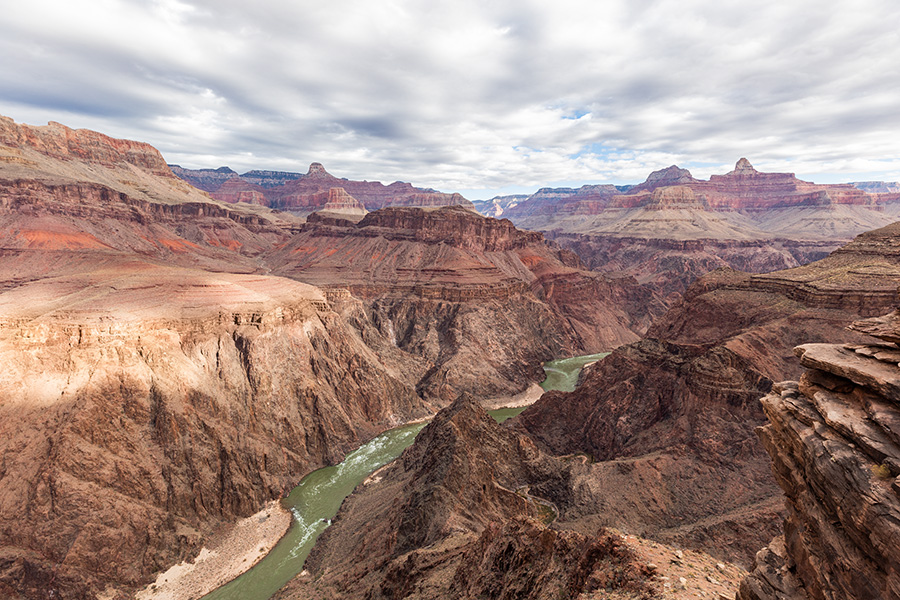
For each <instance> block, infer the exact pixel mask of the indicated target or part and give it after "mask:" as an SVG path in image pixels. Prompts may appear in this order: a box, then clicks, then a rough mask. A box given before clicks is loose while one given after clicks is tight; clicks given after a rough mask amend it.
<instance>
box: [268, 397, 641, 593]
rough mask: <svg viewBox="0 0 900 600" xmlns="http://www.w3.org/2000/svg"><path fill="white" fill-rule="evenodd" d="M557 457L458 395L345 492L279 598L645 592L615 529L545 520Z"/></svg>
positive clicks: (556, 479) (550, 511)
mask: <svg viewBox="0 0 900 600" xmlns="http://www.w3.org/2000/svg"><path fill="white" fill-rule="evenodd" d="M561 476H562V475H561V468H560V465H559V464H558V463H557V462H556V461H554V460H552V459H550V458H548V457H546V456H544V455H542V454H541V453H540V452H539V451H538V450H537V448H535V446H534V445H533V444H532V443H531V442H530V441H529V440H528V439H527V438H526V437H524V436H521V435H518V434H515V433H513V432H511V431H509V430H507V429H505V428H503V427H501V426H499V425H498V424H497V423H496V422H494V421H493V419H491V417H489V416H488V414H487V413H485V412H484V410H483V409H481V408H480V407H479V406H478V405H477V403H475V402H474V401H473V400H472V399H471V398H466V397H465V396H462V397H460V398H459V399H457V400H456V401H455V402H454V403H453V404H452V405H451V406H450V407H448V408H446V409H444V410H442V411H441V412H439V413H438V414H437V415H436V416H435V418H434V420H433V421H432V422H431V423H430V424H429V425H428V426H426V427H425V429H424V430H422V432H421V433H420V434H419V436H418V438H417V439H416V442H415V443H414V444H413V445H412V446H410V447H409V448H407V449H406V450H405V451H404V453H403V455H401V457H400V458H399V459H398V460H397V461H395V462H394V463H392V464H391V465H389V466H387V467H385V468H384V470H382V471H380V472H379V473H378V477H377V478H373V480H372V481H370V482H369V483H364V484H363V485H362V486H360V487H359V488H357V490H356V491H355V492H354V493H353V494H352V495H351V496H350V497H349V498H348V499H347V500H346V501H345V502H344V505H343V506H342V507H341V510H340V512H339V513H338V516H337V517H336V518H335V521H334V524H333V525H332V526H331V527H330V528H329V529H327V530H325V532H324V533H323V534H322V536H321V537H320V538H319V541H318V543H317V544H316V547H315V548H314V549H313V552H312V554H311V555H310V557H309V559H308V560H307V563H306V570H307V573H308V574H302V575H301V576H299V577H298V578H296V579H294V580H293V581H291V582H290V583H289V584H288V585H287V586H286V587H285V588H283V589H282V590H281V591H280V592H279V593H278V594H277V595H276V598H279V599H280V600H285V599H288V598H347V599H352V598H360V599H361V598H372V599H374V598H396V599H400V598H410V599H413V598H422V599H425V598H460V599H461V598H482V597H490V598H522V599H535V600H537V599H543V598H552V597H565V598H574V597H580V596H579V595H580V594H582V593H584V594H590V593H591V592H593V591H595V590H600V591H603V592H605V593H614V594H617V595H616V597H617V598H623V599H626V598H641V597H645V596H647V595H649V592H650V588H649V586H648V581H647V579H648V575H649V574H650V570H649V569H648V568H647V567H646V566H645V565H642V564H640V563H639V562H638V561H637V560H636V558H635V556H634V554H633V552H632V551H631V550H630V549H629V548H628V547H626V546H625V544H624V543H623V542H622V540H621V539H620V538H619V536H617V535H616V536H611V535H609V534H607V533H605V532H602V531H601V532H595V533H594V535H583V534H580V533H576V532H571V531H562V530H558V529H555V528H551V527H548V525H547V523H548V522H550V521H552V519H553V518H554V516H555V514H554V512H555V509H554V504H553V500H552V499H550V497H552V496H553V495H554V494H555V493H557V492H556V491H555V490H557V489H559V488H560V482H561V481H562V479H561Z"/></svg>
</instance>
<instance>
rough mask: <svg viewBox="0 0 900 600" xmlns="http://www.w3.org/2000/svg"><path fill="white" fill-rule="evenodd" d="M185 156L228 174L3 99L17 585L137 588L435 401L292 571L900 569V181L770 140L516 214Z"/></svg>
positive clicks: (506, 583) (502, 587) (588, 580)
mask: <svg viewBox="0 0 900 600" xmlns="http://www.w3.org/2000/svg"><path fill="white" fill-rule="evenodd" d="M174 171H176V172H177V173H179V174H180V176H181V177H183V178H185V179H187V180H188V181H190V180H192V179H191V178H193V181H194V182H195V183H196V184H197V185H198V186H206V187H208V188H215V189H214V191H213V192H212V193H210V192H207V191H204V190H203V189H200V188H198V187H193V186H192V185H189V184H188V183H187V182H186V181H185V180H184V179H180V178H179V177H176V175H175V174H174V173H173V169H170V167H169V166H168V165H167V164H166V162H165V161H164V159H163V158H162V156H161V155H160V154H159V152H158V151H156V150H155V149H154V148H152V147H151V146H149V145H147V144H141V143H139V142H130V141H125V140H116V139H112V138H109V137H107V136H104V135H102V134H99V133H96V132H92V131H86V130H72V129H69V128H67V127H65V126H63V125H60V124H55V123H51V124H50V125H48V126H45V127H31V126H27V125H19V124H16V123H15V122H14V121H12V120H11V119H7V118H0V223H2V225H3V226H2V227H0V257H2V258H0V356H2V357H3V364H4V367H5V368H4V370H3V372H2V373H0V595H2V596H4V597H9V598H13V599H15V600H24V599H28V600H32V599H37V598H46V597H48V596H51V595H52V596H53V597H59V598H78V599H80V598H91V599H94V598H104V599H105V600H111V599H118V598H123V599H124V598H130V597H133V596H134V594H135V593H136V592H137V590H139V589H141V588H145V586H147V585H148V584H150V583H151V582H152V581H154V579H155V578H156V576H157V575H158V574H159V573H163V572H165V571H166V569H167V568H169V567H171V566H172V565H175V564H178V563H181V562H182V561H185V560H188V561H190V560H195V559H196V558H197V556H198V554H199V553H200V551H201V548H203V547H204V546H206V545H207V544H208V542H209V541H210V540H211V539H213V538H215V537H216V536H220V535H222V534H223V532H227V531H229V530H230V529H231V528H232V527H233V524H234V523H235V522H236V521H237V520H238V519H240V518H246V517H249V516H251V515H254V514H257V511H259V510H260V509H261V508H262V507H264V506H266V503H267V502H268V501H271V500H273V499H278V498H281V497H283V496H284V495H286V494H287V493H288V492H289V490H291V489H292V488H293V487H294V486H295V485H296V484H297V483H298V482H300V480H301V479H302V478H303V476H304V475H307V474H309V473H310V472H312V471H314V470H315V469H318V468H320V467H328V466H333V465H337V464H339V463H340V462H341V461H342V460H344V459H345V457H347V456H348V454H350V453H351V452H353V451H355V450H356V449H358V448H359V447H360V446H362V445H364V444H366V443H367V442H370V441H372V440H373V439H376V436H377V435H378V434H380V433H382V432H384V431H386V430H389V429H392V428H395V427H397V426H398V425H402V424H404V423H409V422H412V421H417V420H421V419H425V418H429V417H434V418H433V420H432V422H431V423H430V424H429V425H427V426H426V427H425V428H424V429H423V430H422V434H421V435H420V436H419V437H418V438H417V440H416V442H415V443H414V444H412V445H411V446H410V447H409V448H408V449H407V450H405V451H404V452H403V453H402V454H401V455H400V457H399V458H398V459H397V460H396V461H394V462H392V463H390V464H389V465H387V466H385V467H384V469H383V470H381V471H379V472H378V474H376V475H375V476H373V478H372V479H371V480H370V481H369V482H368V483H363V484H361V485H358V486H355V484H350V485H349V487H350V488H351V489H348V490H347V491H352V488H353V487H354V486H355V491H353V493H352V494H350V496H349V497H348V499H347V501H346V502H344V504H343V506H342V507H341V509H340V512H338V516H337V517H336V519H335V521H334V525H333V526H332V527H330V528H329V529H327V530H326V531H325V533H324V534H323V535H322V537H321V540H320V541H321V543H320V544H318V545H317V546H316V549H315V550H314V551H313V553H312V554H311V556H310V558H309V561H308V565H307V566H306V569H307V573H306V574H305V575H304V574H301V575H300V576H299V577H297V578H295V579H293V580H291V581H290V582H288V583H287V585H286V587H284V588H283V589H281V591H279V592H278V595H277V597H279V598H306V597H316V598H320V597H324V598H329V597H331V598H354V597H360V598H362V597H366V598H427V597H435V596H436V595H441V596H444V597H460V598H468V597H496V598H503V597H506V598H514V597H516V598H519V597H521V598H545V597H548V596H549V597H554V596H556V597H571V598H574V597H581V598H585V599H592V598H599V597H617V598H645V597H657V596H659V595H661V594H667V593H670V592H671V593H673V594H682V597H689V595H690V594H695V593H701V592H705V593H710V594H712V593H715V594H727V593H732V594H733V593H734V592H735V591H737V588H738V585H737V579H738V577H739V576H740V574H741V570H740V568H741V567H743V568H745V569H751V570H752V573H751V574H750V576H749V577H748V578H747V579H746V580H745V582H744V583H743V584H742V585H741V586H740V592H739V594H740V595H739V597H740V598H741V600H750V599H757V598H758V599H760V600H763V599H768V598H780V597H789V598H797V599H800V598H805V597H806V598H810V599H812V598H840V597H859V598H877V597H891V596H892V595H897V593H898V586H897V582H896V581H895V579H896V577H895V575H896V569H897V558H896V556H895V555H894V554H895V553H893V551H892V544H891V541H890V540H891V539H892V538H891V537H890V536H891V535H894V529H895V528H894V527H893V525H894V521H895V520H896V518H897V515H896V506H895V504H896V489H895V488H896V483H895V482H894V478H895V477H896V476H897V475H898V474H900V471H898V470H897V469H896V468H895V467H896V466H897V465H895V464H894V463H895V462H897V460H900V458H898V457H897V456H895V454H896V452H895V450H896V448H895V447H894V446H896V445H897V444H898V443H900V442H898V441H897V440H895V439H894V437H895V433H896V431H895V430H896V427H895V425H896V423H894V421H895V418H894V415H893V412H892V410H893V409H892V405H893V403H895V402H896V400H897V399H896V398H895V396H896V393H895V392H896V390H894V389H893V387H891V386H894V384H895V383H896V382H895V381H894V380H895V379H896V377H895V374H894V373H893V371H891V369H896V362H898V360H900V359H897V352H896V351H895V350H893V348H894V346H895V345H896V342H897V340H898V339H900V334H898V333H897V331H896V320H897V318H896V314H894V316H884V315H886V314H888V313H890V312H891V311H892V310H894V309H895V308H896V306H897V301H898V296H897V288H898V282H900V242H898V240H900V229H898V228H900V225H898V224H889V223H890V222H891V221H893V219H894V218H895V216H896V211H897V204H896V202H895V200H896V199H891V197H890V192H886V193H885V194H883V195H879V194H869V193H867V192H865V191H862V190H859V189H857V188H851V187H850V186H844V185H832V186H821V185H816V184H811V183H808V182H803V181H800V180H798V179H796V178H795V177H793V175H791V174H784V173H782V174H777V173H776V174H771V173H769V174H767V173H759V172H757V171H756V170H755V169H754V168H753V167H752V166H751V165H750V164H749V162H748V161H746V160H741V161H739V162H738V164H737V165H736V167H735V169H734V171H732V172H731V173H728V174H726V175H721V176H713V177H712V178H710V180H709V181H702V180H697V179H695V178H693V177H692V176H691V175H690V173H689V172H687V171H685V170H683V169H678V168H677V167H672V168H669V169H665V170H663V171H660V172H656V173H653V174H651V176H650V177H648V178H647V181H646V182H644V183H643V184H640V185H638V186H634V187H631V188H629V189H620V188H617V187H615V186H586V187H585V188H582V189H580V190H568V191H565V190H542V191H541V192H539V193H538V194H536V195H534V196H533V197H530V198H520V199H516V200H515V202H517V204H516V206H514V207H511V208H509V209H508V210H509V217H510V219H509V220H507V219H505V218H500V219H497V218H493V217H486V216H483V215H479V214H477V213H476V212H474V211H473V210H472V205H471V203H469V202H468V201H467V200H465V199H464V198H462V197H461V196H459V195H458V194H446V193H442V192H437V191H435V190H431V189H426V188H414V187H413V186H411V185H409V184H400V183H394V184H390V185H387V186H385V185H382V184H380V183H377V182H367V181H361V182H360V181H350V180H345V179H339V178H336V177H333V176H331V175H330V174H328V173H327V172H326V171H325V169H324V167H322V166H321V165H320V164H318V163H313V164H312V165H311V166H310V168H309V171H308V172H307V173H306V174H303V175H296V174H291V173H286V172H276V171H259V172H250V173H246V174H245V175H242V176H240V177H236V173H233V172H231V171H230V170H223V169H219V170H215V171H212V170H209V171H203V172H199V173H198V172H196V171H195V172H190V171H189V170H185V169H180V168H175V169H174ZM295 175H296V176H295ZM510 204H511V203H510ZM504 212H505V210H504ZM532 229H541V230H543V231H544V232H545V233H541V232H539V231H533V230H532ZM789 233H790V234H791V235H788V234H789ZM545 234H546V236H547V237H545ZM856 234H860V235H856ZM854 236H856V237H854ZM548 238H550V239H548ZM813 259H816V260H813ZM737 268H740V269H743V270H737ZM744 270H746V271H747V272H744ZM851 323H855V324H854V325H853V326H852V328H851V329H847V326H848V325H850V324H851ZM869 335H876V337H878V338H879V339H880V341H879V342H872V341H871V340H870V339H869V337H868V336H869ZM795 348H798V349H797V350H795ZM601 352H602V353H604V354H605V353H607V352H610V354H609V355H608V356H605V357H604V358H602V359H600V360H598V361H597V362H596V363H595V364H592V365H589V366H587V367H586V368H585V369H584V371H583V373H582V374H581V376H580V378H579V381H578V385H577V386H572V388H569V389H566V390H556V391H551V392H548V393H545V394H542V395H541V391H540V390H538V389H536V384H537V382H539V381H540V380H541V379H543V376H544V369H543V368H542V365H544V363H545V362H546V361H548V360H550V359H552V358H558V357H564V356H575V355H585V354H593V353H601ZM804 369H806V372H804ZM791 380H798V381H797V382H795V383H788V382H789V381H791ZM538 397H539V398H538ZM760 398H764V400H763V401H762V403H760V401H759V399H760ZM514 399H515V402H516V403H522V404H525V403H531V402H532V401H533V404H531V405H530V406H529V407H528V408H526V409H525V410H524V411H522V413H521V414H520V415H518V416H516V417H514V418H512V419H510V420H509V421H508V422H505V423H504V424H503V425H502V426H501V425H499V424H497V423H496V422H495V421H494V420H493V419H491V418H490V417H489V416H488V414H487V413H486V412H485V410H484V407H496V406H503V405H506V404H509V403H511V402H513V400H514ZM435 415H436V416H435ZM767 423H768V424H767ZM758 428H761V429H758ZM757 431H761V433H760V434H759V437H757V433H756V432H757ZM760 438H761V439H762V444H760V441H759V439H760ZM398 452H399V449H398ZM354 456H356V455H354ZM823 457H824V458H823ZM385 460H387V459H385ZM898 464H900V463H898ZM773 465H774V472H773ZM832 465H834V466H832ZM895 471H896V472H895ZM892 486H893V487H892ZM845 507H846V509H845ZM851 509H852V510H851ZM635 536H637V537H635ZM639 539H640V540H643V541H640V542H639V541H637V540H639ZM773 539H774V541H773ZM651 544H655V545H656V546H651ZM763 547H765V548H766V549H764V550H763V551H762V552H759V549H760V548H763ZM653 548H655V550H654V551H658V552H660V553H664V555H665V556H666V557H671V558H667V559H666V560H667V562H666V564H664V565H663V564H656V563H654V562H653V560H650V559H649V558H648V556H650V555H649V554H648V552H649V551H650V550H649V549H653ZM676 552H680V553H682V554H683V555H688V553H690V556H691V560H690V561H687V560H682V559H680V558H677V556H678V555H677V554H676ZM654 560H657V559H654ZM693 561H696V563H694V562H693ZM676 563H677V564H676ZM687 563H690V564H691V565H694V564H698V565H699V564H703V565H706V566H709V568H710V570H709V571H708V572H707V571H702V570H700V569H699V568H695V567H693V566H688V564H687ZM717 563H721V564H722V567H721V568H719V567H718V566H717ZM675 567H678V568H683V569H685V571H684V575H678V576H677V577H675V576H674V575H673V576H672V577H675V578H674V579H671V578H670V579H668V580H667V579H665V578H666V577H670V573H672V572H671V571H670V570H669V569H671V568H675ZM691 573H693V574H694V575H696V578H697V579H698V580H699V581H693V580H690V581H687V583H686V584H684V583H681V582H680V580H679V579H678V577H685V578H686V579H692V577H693V576H691ZM285 581H286V580H285ZM704 582H705V583H704ZM666 584H668V587H666ZM700 584H702V585H707V584H708V588H700V587H696V586H697V585H700ZM676 588H677V589H676ZM148 589H149V588H148ZM150 593H151V596H152V591H151V592H150ZM603 594H610V595H611V596H603ZM779 594H780V595H779ZM842 594H843V595H842ZM676 597H677V596H676ZM712 597H715V596H712Z"/></svg>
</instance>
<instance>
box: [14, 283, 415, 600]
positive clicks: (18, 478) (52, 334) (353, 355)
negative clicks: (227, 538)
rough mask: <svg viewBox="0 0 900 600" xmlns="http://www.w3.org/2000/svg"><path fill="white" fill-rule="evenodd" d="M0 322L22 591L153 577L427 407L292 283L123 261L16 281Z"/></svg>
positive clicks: (71, 593) (125, 585) (66, 590)
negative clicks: (100, 269)
mask: <svg viewBox="0 0 900 600" xmlns="http://www.w3.org/2000/svg"><path fill="white" fill-rule="evenodd" d="M48 298H49V299H50V300H48ZM0 315H2V319H3V327H2V335H0V354H2V357H3V363H4V372H3V374H2V375H0V390H2V391H0V413H2V416H0V423H2V426H0V427H2V435H0V439H2V444H0V465H2V468H0V479H2V482H3V485H2V486H0V489H2V490H3V491H2V493H0V548H2V550H0V552H2V559H0V564H2V565H3V567H2V569H0V586H5V587H4V589H6V590H7V591H9V592H10V593H15V594H17V595H18V596H21V597H26V598H38V597H45V596H46V594H47V593H56V594H61V595H63V596H64V597H89V596H91V594H92V593H94V592H96V591H98V590H101V589H103V588H104V587H106V586H107V585H112V586H114V587H115V588H117V589H122V590H128V589H129V588H132V587H133V586H137V585H139V584H142V583H145V582H146V581H147V579H148V578H149V577H150V575H151V574H152V573H153V572H155V571H157V570H160V569H162V568H163V567H166V566H168V565H169V564H173V563H175V562H179V561H180V560H183V559H185V558H188V557H189V556H191V554H192V553H193V552H196V551H197V550H199V545H200V542H201V537H202V536H205V535H207V534H209V532H210V531H211V529H212V528H213V527H214V526H216V525H217V524H221V523H223V522H224V521H227V520H231V519H234V518H235V517H239V516H247V515H249V514H252V513H254V512H256V510H257V509H258V507H259V506H260V505H261V504H263V503H264V502H265V501H266V500H268V499H269V498H272V497H277V496H278V495H280V494H282V493H284V492H285V491H286V490H288V489H290V488H291V487H292V486H293V485H294V484H296V482H297V481H298V479H299V478H300V476H302V474H303V473H306V472H308V471H309V470H310V469H312V468H315V467H318V466H322V465H325V464H330V463H333V462H335V461H337V460H339V459H340V458H341V457H342V456H343V454H344V453H345V452H347V451H349V450H351V449H352V448H354V447H356V446H357V445H358V444H359V443H360V442H361V441H363V440H365V439H367V438H368V437H371V436H372V435H374V434H375V433H376V432H378V431H380V430H382V429H384V428H386V427H388V426H390V425H391V424H393V423H397V422H400V421H403V420H405V419H407V418H410V417H413V416H416V415H421V414H422V412H421V411H422V409H421V408H417V407H418V406H420V404H419V402H418V398H417V396H416V394H415V392H414V390H413V389H412V388H410V387H408V386H406V385H404V384H403V383H402V382H400V381H398V380H397V379H395V378H394V377H392V376H391V375H390V374H389V373H388V372H387V371H386V370H385V369H384V368H383V367H382V366H381V365H380V364H379V363H378V362H377V361H376V360H373V357H372V356H371V352H370V351H369V350H368V349H367V348H365V347H364V346H363V345H362V344H361V343H360V342H359V340H358V338H357V337H356V336H355V335H354V334H353V333H352V331H350V330H348V328H347V327H346V326H345V325H344V324H343V323H342V322H341V321H340V320H339V319H338V317H337V315H335V314H334V313H332V312H330V311H328V309H327V304H326V302H325V300H324V298H323V297H322V295H321V293H320V292H318V290H316V289H315V288H311V287H310V286H305V285H303V284H299V283H296V282H291V281H289V280H283V279H277V278H272V277H261V276H237V275H225V274H209V273H203V272H196V271H186V270H182V269H163V268H159V267H146V266H145V267H140V268H136V269H135V270H133V271H132V272H127V271H125V270H124V269H122V268H119V269H117V270H116V272H115V273H114V274H103V273H93V274H92V276H91V278H89V279H86V278H85V277H83V276H71V277H60V278H51V279H45V280H42V281H40V282H36V283H33V284H28V285H24V286H19V287H17V288H15V289H14V290H11V291H8V292H6V293H4V294H0ZM109 424H114V426H113V427H109V426H108V425H109ZM18 596H14V597H18Z"/></svg>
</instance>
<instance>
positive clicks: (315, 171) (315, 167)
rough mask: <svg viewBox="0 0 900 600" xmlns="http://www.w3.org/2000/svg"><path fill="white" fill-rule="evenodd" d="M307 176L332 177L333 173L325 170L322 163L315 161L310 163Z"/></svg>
mask: <svg viewBox="0 0 900 600" xmlns="http://www.w3.org/2000/svg"><path fill="white" fill-rule="evenodd" d="M306 176H307V177H331V173H329V172H328V171H326V170H325V167H324V166H322V163H317V162H314V163H312V164H310V165H309V171H307V172H306Z"/></svg>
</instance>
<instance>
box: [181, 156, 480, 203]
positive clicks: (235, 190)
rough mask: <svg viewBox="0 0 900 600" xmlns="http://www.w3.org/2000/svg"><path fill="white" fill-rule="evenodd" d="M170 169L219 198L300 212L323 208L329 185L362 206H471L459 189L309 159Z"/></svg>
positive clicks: (326, 199)
mask: <svg viewBox="0 0 900 600" xmlns="http://www.w3.org/2000/svg"><path fill="white" fill-rule="evenodd" d="M173 171H174V172H175V174H176V175H178V176H179V177H181V178H182V179H184V180H185V181H188V182H190V183H191V184H192V185H196V186H197V187H199V188H200V189H203V190H206V191H208V192H210V195H211V196H212V197H213V198H216V199H217V200H221V201H223V202H253V203H255V204H262V205H264V206H269V207H271V208H278V209H282V210H286V211H291V212H294V213H297V214H302V215H306V214H309V213H311V212H314V211H318V210H324V209H323V206H324V205H325V203H326V202H328V193H329V190H331V189H333V188H341V189H343V190H345V191H346V192H347V193H348V194H349V195H350V196H352V197H353V198H355V199H356V200H358V201H360V202H361V203H362V204H363V205H364V208H365V209H366V210H378V209H379V208H384V207H386V206H454V205H463V206H468V207H471V206H472V203H471V202H469V201H468V200H466V199H465V198H464V197H463V196H461V195H460V194H446V193H443V192H438V191H435V190H432V189H423V188H417V187H414V186H413V185H411V184H409V183H405V182H401V181H395V182H394V183H391V184H389V185H384V184H383V183H381V182H379V181H352V180H349V179H342V178H338V177H335V176H333V175H332V174H331V173H329V172H328V171H326V170H325V167H324V166H322V164H321V163H312V164H311V165H310V166H309V170H308V171H307V172H306V173H305V174H300V173H282V172H278V171H250V172H248V173H244V174H243V175H238V174H237V173H235V172H234V171H232V170H231V169H228V168H227V167H222V168H220V169H216V170H212V169H199V170H191V169H183V168H181V167H177V166H175V167H173Z"/></svg>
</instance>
